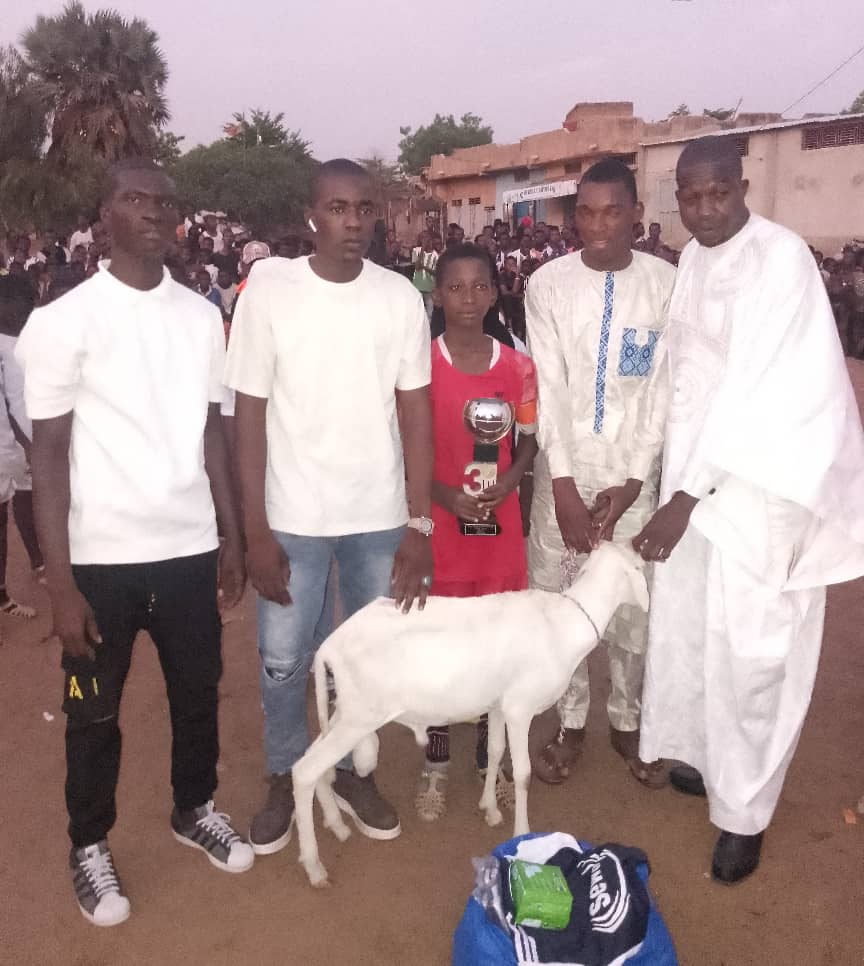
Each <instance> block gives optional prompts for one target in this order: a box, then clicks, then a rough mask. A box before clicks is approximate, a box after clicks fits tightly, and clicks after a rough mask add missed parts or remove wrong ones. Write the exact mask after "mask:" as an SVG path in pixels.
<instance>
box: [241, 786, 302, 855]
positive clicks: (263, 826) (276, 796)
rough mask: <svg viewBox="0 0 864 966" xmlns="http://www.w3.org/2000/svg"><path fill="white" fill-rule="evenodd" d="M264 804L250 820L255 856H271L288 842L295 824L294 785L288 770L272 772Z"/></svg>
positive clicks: (251, 843) (250, 835)
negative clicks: (279, 773)
mask: <svg viewBox="0 0 864 966" xmlns="http://www.w3.org/2000/svg"><path fill="white" fill-rule="evenodd" d="M268 780H269V782H270V789H269V791H268V792H267V804H266V805H265V806H264V807H263V808H262V809H261V811H260V812H258V814H257V815H256V816H255V818H253V819H252V825H251V826H250V828H249V844H250V845H251V846H252V851H253V852H254V853H255V854H256V855H272V854H273V853H274V852H279V851H280V850H281V849H284V848H285V846H286V845H287V844H288V843H289V842H290V841H291V827H292V825H293V824H294V786H293V785H292V784H291V773H290V772H288V773H286V774H284V775H271V776H270V778H269V779H268Z"/></svg>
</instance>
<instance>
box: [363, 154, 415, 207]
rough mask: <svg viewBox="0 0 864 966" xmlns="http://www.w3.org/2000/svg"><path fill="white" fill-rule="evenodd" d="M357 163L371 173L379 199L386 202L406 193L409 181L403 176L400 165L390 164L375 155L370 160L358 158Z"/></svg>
mask: <svg viewBox="0 0 864 966" xmlns="http://www.w3.org/2000/svg"><path fill="white" fill-rule="evenodd" d="M357 163H358V164H362V165H363V167H364V168H365V169H366V170H367V171H368V172H369V176H370V178H371V179H372V184H373V185H374V186H375V194H376V196H377V197H378V198H381V199H382V200H384V201H386V200H387V199H388V198H393V197H394V196H396V195H398V194H399V193H401V192H402V191H404V189H405V185H406V181H407V179H406V178H405V175H404V174H402V169H401V167H400V165H398V164H390V163H389V162H387V161H385V160H384V158H383V157H381V155H379V154H373V155H372V157H370V158H358V159H357Z"/></svg>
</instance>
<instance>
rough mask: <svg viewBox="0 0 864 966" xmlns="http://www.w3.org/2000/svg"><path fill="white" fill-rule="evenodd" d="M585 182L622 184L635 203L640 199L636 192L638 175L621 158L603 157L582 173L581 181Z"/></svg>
mask: <svg viewBox="0 0 864 966" xmlns="http://www.w3.org/2000/svg"><path fill="white" fill-rule="evenodd" d="M583 184H620V185H623V186H624V188H625V190H626V191H627V194H629V195H630V198H631V199H632V201H633V204H634V205H635V204H636V202H637V201H638V200H639V197H638V194H637V192H636V176H635V175H634V174H633V172H632V171H631V170H630V169H629V168H628V167H627V165H626V164H625V163H624V162H623V161H622V160H621V159H620V158H603V160H602V161H598V162H597V163H596V164H592V165H591V167H590V168H589V169H588V170H587V171H586V172H585V174H583V175H582V180H581V181H580V182H579V185H580V187H581V186H582V185H583Z"/></svg>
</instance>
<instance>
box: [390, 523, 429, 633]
mask: <svg viewBox="0 0 864 966" xmlns="http://www.w3.org/2000/svg"><path fill="white" fill-rule="evenodd" d="M431 583H432V540H431V539H430V538H429V537H424V536H423V534H422V533H419V532H418V531H417V530H414V529H413V528H411V527H409V528H408V529H406V531H405V536H404V537H402V542H401V543H400V544H399V547H398V549H397V550H396V556H395V558H394V559H393V572H392V574H391V576H390V584H391V586H392V588H393V597H394V599H395V600H396V606H397V607H400V608H401V609H402V612H403V613H404V614H407V613H408V611H409V610H411V607H412V605H413V603H414V601H415V600H416V601H417V606H418V608H419V609H420V610H423V608H424V607H425V606H426V597H427V596H428V594H429V586H430V584H431Z"/></svg>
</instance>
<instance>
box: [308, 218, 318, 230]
mask: <svg viewBox="0 0 864 966" xmlns="http://www.w3.org/2000/svg"><path fill="white" fill-rule="evenodd" d="M309 227H310V228H311V229H312V231H318V226H317V225H316V224H315V222H314V221H312V219H311V218H310V219H309Z"/></svg>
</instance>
